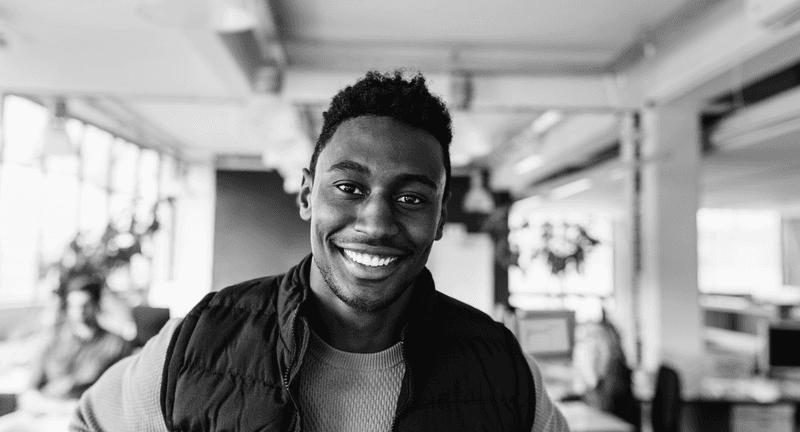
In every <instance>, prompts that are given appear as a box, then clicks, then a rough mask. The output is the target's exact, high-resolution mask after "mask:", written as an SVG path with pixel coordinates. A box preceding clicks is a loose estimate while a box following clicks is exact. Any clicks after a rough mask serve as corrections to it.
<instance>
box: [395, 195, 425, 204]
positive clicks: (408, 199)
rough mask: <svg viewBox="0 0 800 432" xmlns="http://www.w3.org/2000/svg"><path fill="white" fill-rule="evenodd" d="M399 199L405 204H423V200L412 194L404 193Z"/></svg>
mask: <svg viewBox="0 0 800 432" xmlns="http://www.w3.org/2000/svg"><path fill="white" fill-rule="evenodd" d="M397 201H399V202H401V203H403V204H422V200H421V199H419V198H417V197H415V196H411V195H403V196H401V197H400V198H398V199H397Z"/></svg>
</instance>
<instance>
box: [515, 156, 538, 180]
mask: <svg viewBox="0 0 800 432" xmlns="http://www.w3.org/2000/svg"><path fill="white" fill-rule="evenodd" d="M542 165H544V157H543V156H542V155H540V154H532V155H530V156H528V157H525V158H524V159H521V160H519V161H518V162H517V163H515V164H514V172H515V173H517V174H519V175H522V174H527V173H529V172H531V171H533V170H535V169H537V168H539V167H541V166H542Z"/></svg>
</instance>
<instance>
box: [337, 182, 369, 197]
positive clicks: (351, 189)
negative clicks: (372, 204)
mask: <svg viewBox="0 0 800 432" xmlns="http://www.w3.org/2000/svg"><path fill="white" fill-rule="evenodd" d="M336 187H337V188H339V190H340V191H342V192H344V193H346V194H351V195H364V192H361V190H360V189H359V188H357V187H355V186H353V185H349V184H340V185H336Z"/></svg>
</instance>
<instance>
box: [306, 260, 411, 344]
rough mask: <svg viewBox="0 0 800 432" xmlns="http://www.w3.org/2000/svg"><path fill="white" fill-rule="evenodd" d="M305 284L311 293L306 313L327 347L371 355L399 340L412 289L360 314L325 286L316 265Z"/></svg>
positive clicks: (312, 265)
mask: <svg viewBox="0 0 800 432" xmlns="http://www.w3.org/2000/svg"><path fill="white" fill-rule="evenodd" d="M310 273H311V274H310V275H309V283H310V285H311V292H312V293H313V301H312V302H311V305H310V308H311V311H312V312H311V313H309V314H306V318H307V319H308V321H309V325H311V327H312V328H313V329H314V332H315V333H316V334H317V335H318V336H319V337H320V338H322V340H324V341H325V342H326V343H327V344H329V345H330V346H332V347H334V348H336V349H338V350H340V351H346V352H354V353H374V352H379V351H383V350H385V349H388V348H390V347H391V346H393V345H394V344H396V343H397V342H399V341H400V333H401V331H402V326H403V324H404V320H403V316H404V314H403V312H404V311H405V308H406V306H407V305H408V302H409V299H410V298H411V293H412V291H413V289H414V287H413V286H411V287H409V288H408V289H406V290H405V292H404V293H403V294H402V295H401V296H400V297H399V298H398V299H397V300H396V301H395V302H394V303H392V304H391V305H389V306H387V307H386V308H384V309H381V310H379V311H375V312H362V311H359V310H356V309H354V308H352V307H350V306H348V305H347V304H345V303H344V302H343V301H342V300H341V299H339V297H337V296H336V294H334V293H333V291H332V290H331V289H330V287H328V284H327V282H326V281H325V280H324V279H323V278H322V275H321V274H320V273H319V269H317V267H316V264H314V263H312V264H311V271H310Z"/></svg>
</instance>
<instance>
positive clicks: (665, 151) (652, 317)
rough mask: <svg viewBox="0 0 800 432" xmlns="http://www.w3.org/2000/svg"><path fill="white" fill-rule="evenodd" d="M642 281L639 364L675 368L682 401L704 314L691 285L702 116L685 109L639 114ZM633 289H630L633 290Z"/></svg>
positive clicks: (695, 384) (693, 372) (695, 379)
mask: <svg viewBox="0 0 800 432" xmlns="http://www.w3.org/2000/svg"><path fill="white" fill-rule="evenodd" d="M641 120H642V147H641V151H642V177H641V180H642V183H641V199H640V212H641V258H642V260H641V277H640V278H639V287H638V296H635V297H638V303H639V307H640V309H639V320H640V322H639V324H640V330H641V333H640V336H641V339H640V341H641V349H642V366H643V367H644V368H646V369H647V370H656V369H657V368H658V366H659V365H660V364H662V363H665V364H668V365H670V366H672V367H674V368H676V369H677V370H678V372H679V373H680V374H681V379H682V382H683V387H684V394H685V395H687V396H690V395H693V394H696V392H697V390H698V389H699V382H700V377H701V373H702V353H703V340H702V315H701V311H700V305H699V292H698V283H697V207H698V200H699V195H700V173H701V164H700V151H701V129H700V116H699V115H698V113H697V111H696V110H695V109H693V108H690V107H686V106H662V107H653V108H647V109H645V110H644V111H643V115H642V119H641ZM635 289H636V288H635Z"/></svg>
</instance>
